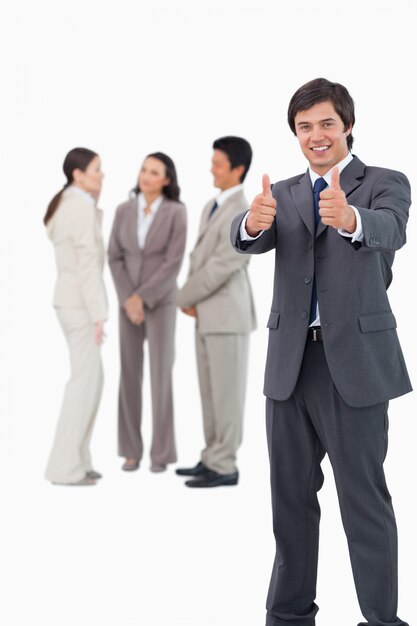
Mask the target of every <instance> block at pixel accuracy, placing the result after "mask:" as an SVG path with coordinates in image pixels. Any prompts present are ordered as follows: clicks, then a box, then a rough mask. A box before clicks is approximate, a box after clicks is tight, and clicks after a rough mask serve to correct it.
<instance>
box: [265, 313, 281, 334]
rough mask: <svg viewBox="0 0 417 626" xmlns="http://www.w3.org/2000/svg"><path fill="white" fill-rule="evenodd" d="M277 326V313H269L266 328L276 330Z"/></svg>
mask: <svg viewBox="0 0 417 626" xmlns="http://www.w3.org/2000/svg"><path fill="white" fill-rule="evenodd" d="M278 325H279V313H276V312H275V311H271V313H270V314H269V318H268V323H267V325H266V327H267V328H270V329H272V330H275V329H277V328H278Z"/></svg>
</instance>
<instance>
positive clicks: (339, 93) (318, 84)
mask: <svg viewBox="0 0 417 626" xmlns="http://www.w3.org/2000/svg"><path fill="white" fill-rule="evenodd" d="M327 100H329V101H330V102H331V103H332V104H333V106H334V109H335V111H336V113H337V114H338V115H339V116H340V118H341V120H342V122H343V124H344V125H345V130H346V129H347V128H349V126H352V128H353V125H354V124H355V103H354V101H353V99H352V96H351V95H350V93H349V92H348V90H347V89H346V87H344V86H343V85H341V84H340V83H332V82H330V81H329V80H327V79H326V78H315V79H314V80H310V82H308V83H306V84H305V85H303V86H302V87H300V88H299V89H297V91H296V92H295V94H294V95H293V97H292V98H291V100H290V104H289V105H288V124H289V126H290V128H291V130H292V132H293V133H294V135H295V134H296V132H295V121H294V120H295V116H296V115H297V113H299V112H300V111H306V110H307V109H310V108H311V107H312V106H314V105H315V104H318V103H319V102H326V101H327ZM347 145H348V148H349V150H350V149H351V148H352V145H353V136H352V133H350V134H349V136H348V137H347Z"/></svg>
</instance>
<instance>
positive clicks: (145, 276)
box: [108, 198, 187, 309]
mask: <svg viewBox="0 0 417 626" xmlns="http://www.w3.org/2000/svg"><path fill="white" fill-rule="evenodd" d="M137 208H138V204H137V199H136V198H135V199H134V200H129V201H128V202H124V203H123V204H121V205H120V206H119V207H118V208H117V210H116V215H115V218H114V222H113V228H112V233H111V236H110V241H109V248H108V257H109V265H110V269H111V272H112V275H113V280H114V284H115V287H116V291H117V295H118V298H119V303H120V306H122V305H123V303H124V302H125V300H126V299H127V298H129V297H130V296H131V295H132V294H133V293H137V294H138V295H139V296H140V297H141V298H142V299H143V301H144V303H145V306H146V307H147V308H148V309H154V308H155V307H156V306H159V305H161V304H169V303H171V304H172V303H174V302H175V293H176V290H177V284H176V279H177V276H178V272H179V271H180V267H181V263H182V259H183V256H184V249H185V240H186V235H187V215H186V210H185V206H184V205H183V204H182V203H181V202H175V201H174V200H168V199H167V198H164V199H163V201H162V203H161V205H160V207H159V209H158V211H157V212H156V215H155V217H154V220H153V222H152V224H151V226H150V228H149V232H148V234H147V236H146V240H145V246H144V248H143V249H141V248H139V244H138V212H137Z"/></svg>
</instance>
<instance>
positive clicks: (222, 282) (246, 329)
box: [176, 137, 256, 488]
mask: <svg viewBox="0 0 417 626" xmlns="http://www.w3.org/2000/svg"><path fill="white" fill-rule="evenodd" d="M213 149H214V153H213V157H212V168H211V173H212V174H213V177H214V186H215V187H217V188H218V189H220V193H219V195H218V196H217V197H216V198H215V199H213V200H210V202H208V203H207V205H206V206H205V208H204V209H203V213H202V216H201V222H200V230H199V235H198V239H197V243H196V245H195V247H194V250H193V251H192V253H191V256H190V270H189V275H188V278H187V281H186V283H185V285H184V286H183V287H182V289H180V290H179V292H178V294H177V304H178V305H179V306H180V307H181V309H182V311H183V312H184V313H186V314H188V315H190V316H192V317H194V318H195V319H196V353H197V367H198V377H199V384H200V394H201V403H202V410H203V423H204V437H205V442H206V447H205V448H204V450H203V452H202V455H201V460H200V461H199V463H197V465H196V466H195V467H190V468H180V469H177V470H176V473H177V474H178V475H180V476H191V477H192V479H191V480H187V481H186V483H185V484H186V485H187V486H188V487H200V488H203V487H218V486H221V485H236V484H237V482H238V479H239V474H238V470H237V468H236V452H237V449H238V448H239V445H240V443H241V440H242V424H243V412H244V398H245V385H246V373H247V362H248V348H249V333H250V332H251V331H252V330H254V329H255V326H256V317H255V310H254V304H253V298H252V292H251V287H250V283H249V278H248V274H247V266H248V263H247V258H248V257H245V256H244V255H240V254H237V253H236V252H235V251H234V250H233V248H232V247H231V244H230V224H231V222H232V220H233V218H234V217H235V216H236V215H238V214H239V213H240V212H242V211H245V210H247V208H248V203H247V201H246V198H245V196H244V193H243V185H242V183H243V181H244V179H245V176H246V174H247V171H248V169H249V166H250V163H251V160H252V150H251V147H250V145H249V143H248V142H247V141H246V140H245V139H242V138H240V137H222V138H220V139H217V140H216V141H215V142H214V144H213Z"/></svg>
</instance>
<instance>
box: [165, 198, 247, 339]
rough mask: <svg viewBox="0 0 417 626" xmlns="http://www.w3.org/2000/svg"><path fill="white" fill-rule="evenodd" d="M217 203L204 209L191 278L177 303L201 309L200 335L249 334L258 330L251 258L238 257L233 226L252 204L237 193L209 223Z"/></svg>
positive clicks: (198, 322)
mask: <svg viewBox="0 0 417 626" xmlns="http://www.w3.org/2000/svg"><path fill="white" fill-rule="evenodd" d="M213 202H214V200H210V202H208V203H207V204H206V206H205V207H204V209H203V213H202V215H201V221H200V229H199V234H198V238H197V242H196V244H195V246H194V249H193V251H192V252H191V255H190V269H189V275H188V278H187V281H186V282H185V284H184V286H183V287H182V288H181V289H180V290H179V292H178V294H177V303H178V305H179V306H182V307H189V306H196V307H197V313H198V320H197V325H198V331H199V332H200V333H204V334H205V333H207V334H209V333H213V334H216V333H239V334H240V333H249V332H250V331H252V330H254V329H255V327H256V315H255V307H254V303H253V297H252V290H251V286H250V282H249V278H248V273H247V265H248V262H249V258H248V257H242V256H241V255H239V254H236V252H235V251H234V250H233V248H232V247H231V246H230V224H231V223H232V220H233V218H234V217H235V216H236V215H238V214H239V213H241V211H246V210H247V209H248V203H247V201H246V198H245V196H244V193H243V191H237V192H236V193H235V194H233V195H232V196H230V198H228V199H227V200H226V201H225V202H224V204H222V205H221V206H220V207H219V208H218V209H217V211H216V212H215V213H214V215H213V216H212V217H211V218H210V219H208V216H209V213H210V210H211V208H212V206H213Z"/></svg>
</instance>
